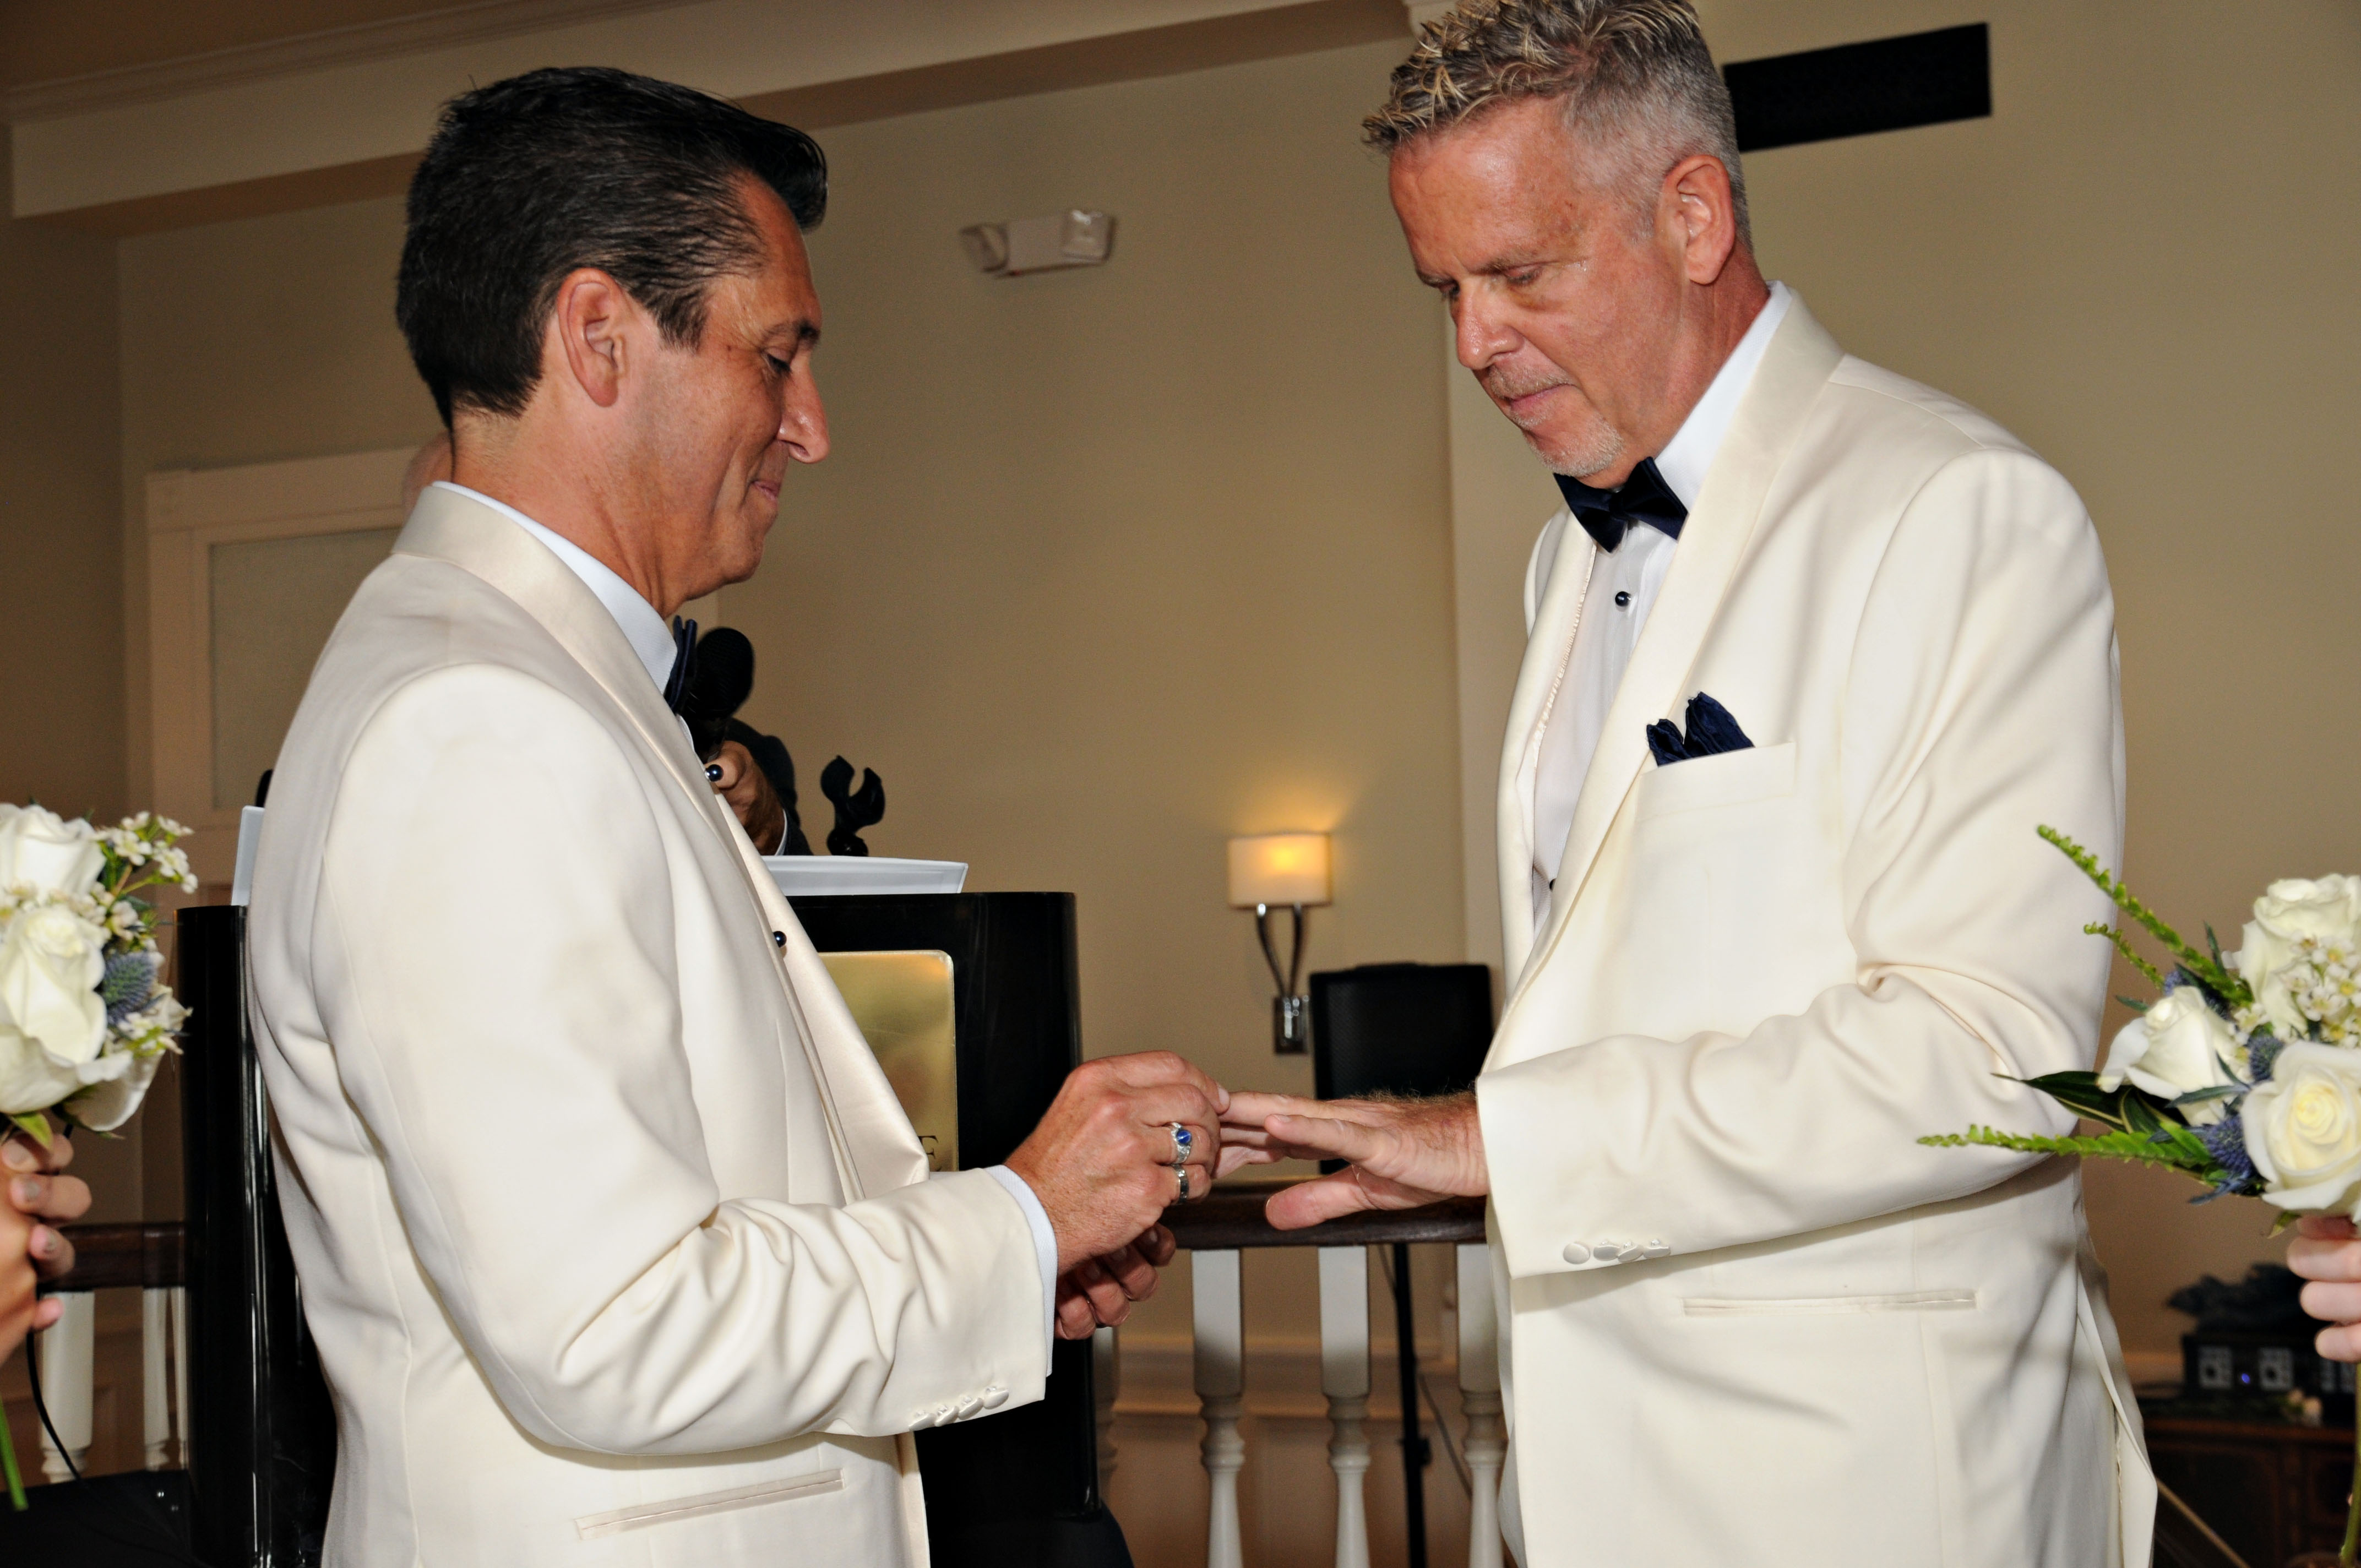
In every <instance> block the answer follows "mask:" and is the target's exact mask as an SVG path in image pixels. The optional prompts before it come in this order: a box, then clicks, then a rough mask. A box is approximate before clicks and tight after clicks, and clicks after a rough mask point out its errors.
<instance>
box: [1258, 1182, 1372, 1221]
mask: <svg viewBox="0 0 2361 1568" xmlns="http://www.w3.org/2000/svg"><path fill="white" fill-rule="evenodd" d="M1376 1207H1377V1204H1376V1202H1375V1201H1373V1200H1372V1199H1371V1197H1370V1195H1369V1193H1368V1191H1367V1189H1365V1188H1363V1187H1362V1186H1361V1184H1360V1183H1359V1182H1357V1181H1356V1180H1354V1179H1353V1173H1352V1172H1351V1171H1349V1170H1340V1171H1337V1172H1336V1173H1334V1175H1332V1176H1323V1177H1322V1178H1320V1179H1318V1180H1317V1181H1305V1182H1301V1183H1298V1184H1297V1185H1296V1186H1293V1187H1290V1188H1289V1189H1287V1190H1285V1191H1284V1192H1279V1193H1274V1194H1273V1195H1272V1196H1271V1200H1270V1201H1269V1202H1268V1203H1266V1204H1264V1205H1263V1206H1262V1212H1263V1218H1265V1219H1266V1220H1268V1221H1269V1222H1270V1224H1271V1228H1272V1229H1273V1230H1278V1231H1300V1230H1301V1229H1303V1228H1304V1227H1305V1226H1306V1225H1316V1224H1319V1223H1322V1222H1323V1221H1325V1220H1333V1219H1334V1218H1336V1217H1337V1216H1338V1215H1339V1214H1357V1213H1359V1212H1362V1211H1363V1210H1365V1209H1374V1208H1376Z"/></svg>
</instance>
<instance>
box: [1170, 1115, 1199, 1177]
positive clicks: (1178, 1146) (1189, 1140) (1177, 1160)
mask: <svg viewBox="0 0 2361 1568" xmlns="http://www.w3.org/2000/svg"><path fill="white" fill-rule="evenodd" d="M1196 1143H1197V1135H1196V1134H1194V1133H1192V1132H1191V1131H1190V1130H1189V1128H1188V1125H1187V1124H1185V1123H1180V1122H1175V1123H1173V1124H1172V1157H1171V1158H1170V1159H1169V1160H1167V1161H1165V1162H1164V1163H1165V1164H1167V1165H1169V1166H1170V1167H1171V1168H1173V1169H1175V1170H1178V1169H1180V1168H1181V1167H1182V1166H1184V1165H1187V1164H1188V1163H1189V1151H1190V1150H1191V1148H1193V1147H1194V1146H1196Z"/></svg>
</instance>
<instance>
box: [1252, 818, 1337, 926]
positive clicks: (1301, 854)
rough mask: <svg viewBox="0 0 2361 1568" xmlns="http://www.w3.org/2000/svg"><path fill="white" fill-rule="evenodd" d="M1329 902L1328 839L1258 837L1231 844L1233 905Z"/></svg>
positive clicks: (1317, 836) (1292, 835) (1278, 835)
mask: <svg viewBox="0 0 2361 1568" xmlns="http://www.w3.org/2000/svg"><path fill="white" fill-rule="evenodd" d="M1327 902H1328V835H1327V834H1325V833H1257V834H1256V835H1254V836H1253V837H1252V838H1248V839H1231V840H1230V903H1231V904H1232V905H1234V906H1235V907H1236V908H1239V909H1250V908H1252V907H1253V906H1254V905H1257V904H1325V903H1327Z"/></svg>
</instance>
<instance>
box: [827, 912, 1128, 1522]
mask: <svg viewBox="0 0 2361 1568" xmlns="http://www.w3.org/2000/svg"><path fill="white" fill-rule="evenodd" d="M793 903H794V905H795V911H796V918H798V919H799V920H801V921H802V922H803V927H804V930H805V931H806V932H807V934H809V936H810V937H811V939H812V945H813V946H814V947H816V948H818V949H819V950H820V951H821V952H823V953H831V952H838V953H840V952H877V951H911V950H919V951H939V952H945V953H949V954H950V958H951V992H952V1028H953V1031H954V1040H955V1044H954V1047H953V1049H954V1052H955V1054H956V1059H957V1062H958V1073H959V1150H960V1166H961V1168H962V1169H969V1170H974V1169H981V1168H984V1167H986V1166H994V1165H998V1164H1001V1163H1002V1162H1003V1161H1005V1160H1006V1159H1007V1157H1009V1156H1010V1155H1011V1154H1014V1153H1015V1152H1016V1146H1017V1145H1019V1144H1021V1143H1023V1142H1024V1141H1025V1139H1026V1138H1027V1136H1028V1135H1030V1134H1031V1133H1032V1131H1033V1128H1034V1125H1035V1124H1037V1123H1038V1122H1039V1121H1040V1119H1041V1114H1042V1113H1043V1112H1045V1111H1047V1110H1048V1109H1049V1102H1050V1101H1052V1100H1054V1099H1056V1098H1057V1095H1058V1090H1059V1087H1060V1085H1061V1084H1063V1083H1064V1082H1065V1080H1066V1075H1067V1074H1068V1073H1069V1072H1071V1071H1072V1070H1073V1069H1074V1066H1075V1065H1076V1064H1077V1063H1078V1062H1080V1061H1081V1060H1082V1001H1081V992H1080V991H1079V989H1078V987H1077V983H1076V970H1075V959H1074V895H1073V894H1070V893H966V894H890V895H882V896H874V897H851V898H798V899H796V900H794V901H793ZM917 1437H918V1464H919V1469H920V1472H921V1474H922V1475H924V1476H925V1478H926V1493H927V1533H928V1538H929V1539H930V1541H931V1542H932V1547H933V1554H934V1557H935V1560H936V1561H937V1562H939V1563H1026V1564H1027V1565H1028V1568H1130V1564H1131V1553H1130V1552H1129V1550H1128V1549H1127V1548H1126V1545H1125V1543H1124V1539H1123V1530H1122V1528H1121V1527H1120V1526H1119V1525H1117V1524H1116V1523H1115V1516H1114V1515H1113V1514H1111V1513H1109V1512H1108V1511H1107V1508H1106V1504H1105V1502H1104V1499H1103V1498H1102V1497H1100V1496H1099V1468H1098V1423H1097V1409H1096V1405H1095V1400H1094V1398H1093V1373H1092V1367H1091V1345H1090V1342H1089V1341H1088V1340H1060V1341H1059V1342H1058V1345H1057V1348H1056V1351H1055V1352H1054V1354H1053V1355H1052V1357H1051V1360H1050V1369H1049V1387H1048V1388H1047V1390H1046V1391H1045V1392H1044V1394H1043V1397H1042V1399H1041V1401H1040V1403H1038V1404H1035V1405H1026V1406H1023V1407H1020V1408H1018V1409H1013V1410H1006V1411H1004V1412H1002V1413H1001V1414H998V1415H994V1416H988V1417H985V1418H983V1419H982V1420H966V1421H961V1422H959V1423H958V1424H956V1425H953V1426H948V1427H936V1428H933V1429H931V1430H929V1431H922V1432H920V1433H918V1434H917Z"/></svg>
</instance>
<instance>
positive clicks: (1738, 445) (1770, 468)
mask: <svg viewBox="0 0 2361 1568" xmlns="http://www.w3.org/2000/svg"><path fill="white" fill-rule="evenodd" d="M1843 357H1844V352H1843V350H1841V349H1839V347H1838V346H1837V345H1836V340H1835V339H1834V338H1832V337H1830V336H1829V335H1828V333H1827V331H1826V330H1825V329H1824V328H1822V327H1821V325H1820V323H1817V322H1816V321H1814V320H1813V319H1812V316H1811V313H1810V312H1808V311H1806V310H1805V309H1804V303H1803V302H1802V301H1801V300H1798V301H1796V302H1795V303H1794V304H1793V305H1791V306H1790V307H1789V308H1788V312H1787V319H1786V320H1785V321H1784V322H1782V323H1779V330H1778V332H1777V333H1776V334H1773V337H1772V339H1771V343H1770V346H1769V347H1768V348H1767V349H1766V350H1765V351H1764V352H1763V363H1762V365H1761V366H1760V367H1757V368H1756V370H1755V372H1754V379H1753V382H1752V384H1751V385H1750V386H1749V387H1748V388H1747V390H1746V396H1745V398H1744V400H1742V401H1741V402H1740V404H1739V406H1738V413H1737V415H1736V417H1735V418H1733V419H1732V420H1731V421H1730V432H1729V433H1728V434H1727V435H1725V436H1724V437H1723V438H1722V444H1721V450H1720V452H1719V453H1718V454H1716V455H1715V457H1714V461H1713V467H1712V468H1711V470H1710V471H1708V473H1707V475H1706V479H1705V488H1704V489H1703V491H1701V492H1700V493H1699V495H1698V496H1697V505H1696V506H1695V507H1693V508H1691V509H1690V510H1689V515H1688V521H1686V523H1684V524H1683V525H1682V527H1681V543H1680V547H1679V548H1678V549H1677V550H1675V551H1674V553H1673V565H1672V570H1671V571H1670V572H1669V573H1667V574H1666V575H1665V577H1664V591H1663V594H1662V595H1661V596H1660V597H1659V598H1657V600H1656V605H1655V608H1654V609H1652V610H1650V611H1649V612H1648V623H1647V625H1646V626H1645V627H1643V628H1642V629H1641V632H1640V641H1639V645H1638V646H1637V647H1635V648H1634V649H1633V650H1632V651H1631V666H1630V668H1628V669H1627V670H1625V672H1624V674H1623V684H1622V685H1621V686H1620V687H1618V688H1617V690H1616V693H1615V701H1614V702H1613V703H1612V704H1611V705H1610V706H1609V708H1608V713H1607V726H1606V729H1605V731H1604V732H1603V733H1602V734H1601V735H1600V736H1599V740H1598V751H1596V752H1594V753H1593V754H1592V756H1591V759H1590V771H1589V772H1588V773H1586V774H1584V775H1583V780H1582V795H1581V796H1580V797H1579V798H1578V799H1577V800H1576V803H1575V807H1574V828H1573V830H1572V831H1571V832H1569V833H1568V834H1567V835H1566V843H1565V859H1564V860H1563V861H1560V862H1559V864H1558V872H1557V890H1556V893H1555V894H1554V896H1553V897H1552V899H1551V903H1550V918H1549V923H1548V925H1547V927H1545V928H1544V929H1543V931H1542V933H1541V934H1540V936H1539V937H1538V938H1536V940H1535V948H1534V952H1535V956H1534V958H1533V959H1532V961H1529V962H1528V963H1527V964H1526V965H1525V966H1524V968H1523V969H1522V970H1520V971H1519V975H1518V985H1517V989H1518V990H1520V991H1521V990H1522V989H1523V981H1526V980H1528V979H1530V978H1531V976H1532V975H1533V974H1534V973H1535V972H1536V971H1538V970H1540V968H1541V966H1542V964H1543V962H1544V961H1546V959H1548V956H1549V952H1550V949H1551V948H1554V946H1555V945H1556V942H1557V938H1558V937H1559V935H1560V934H1561V933H1563V932H1564V931H1565V925H1566V915H1567V913H1568V911H1570V910H1571V909H1572V908H1573V907H1574V903H1575V900H1576V898H1578V897H1580V896H1581V894H1582V888H1583V884H1584V883H1585V882H1586V881H1587V880H1588V878H1589V875H1590V869H1591V867H1592V866H1593V865H1595V864H1596V863H1597V862H1598V851H1599V850H1600V848H1601V847H1602V846H1603V845H1604V844H1605V843H1606V841H1607V830H1608V828H1609V827H1610V826H1611V825H1612V824H1613V822H1614V821H1615V817H1616V815H1617V813H1619V812H1620V811H1621V810H1622V807H1623V800H1624V797H1625V796H1626V795H1629V794H1631V785H1632V784H1634V783H1635V782H1636V781H1637V780H1638V778H1639V776H1640V769H1641V766H1642V763H1644V762H1646V761H1647V758H1648V733H1647V732H1648V726H1649V725H1650V724H1651V723H1653V722H1654V721H1655V720H1657V719H1659V718H1668V717H1671V718H1677V717H1678V711H1679V709H1680V707H1681V706H1682V704H1683V703H1684V702H1685V701H1686V699H1687V698H1688V697H1689V696H1691V695H1692V694H1691V693H1690V692H1688V691H1686V690H1685V689H1683V687H1684V683H1685V682H1686V680H1687V679H1688V673H1689V669H1690V666H1691V665H1693V664H1694V663H1696V662H1697V650H1698V649H1699V648H1700V647H1702V646H1703V645H1704V642H1705V639H1706V634H1707V632H1708V631H1710V630H1712V628H1713V620H1714V617H1715V616H1716V615H1717V614H1719V611H1720V609H1721V601H1722V598H1723V596H1724V595H1725V594H1726V593H1728V591H1729V589H1730V580H1731V579H1732V578H1733V577H1734V576H1737V573H1738V565H1739V562H1740V561H1741V559H1743V558H1744V556H1745V554H1746V545H1747V542H1748V541H1749V540H1751V539H1752V537H1753V536H1754V527H1755V522H1756V520H1757V519H1758V518H1759V517H1760V516H1761V514H1762V510H1763V497H1764V496H1765V495H1766V494H1768V493H1769V491H1770V488H1771V480H1772V478H1773V476H1774V475H1776V474H1777V473H1778V471H1779V465H1780V462H1781V461H1782V460H1783V459H1784V457H1785V456H1786V455H1787V450H1788V448H1789V447H1790V446H1792V445H1793V444H1795V434H1796V432H1797V431H1798V430H1800V429H1801V428H1802V426H1803V422H1804V416H1805V414H1806V412H1807V411H1809V410H1810V408H1811V405H1812V400H1813V399H1814V398H1815V397H1817V395H1818V392H1819V389H1820V388H1821V387H1822V386H1824V385H1826V384H1827V381H1828V376H1829V374H1830V373H1831V372H1833V371H1834V370H1835V369H1836V367H1837V364H1838V362H1839V360H1841V359H1842V358H1843ZM1514 1000H1515V998H1514V996H1513V995H1512V996H1511V997H1510V1001H1511V1003H1513V1002H1514ZM1504 1013H1505V1010H1504Z"/></svg>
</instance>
